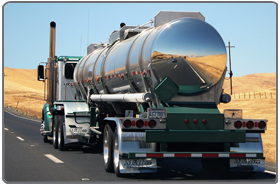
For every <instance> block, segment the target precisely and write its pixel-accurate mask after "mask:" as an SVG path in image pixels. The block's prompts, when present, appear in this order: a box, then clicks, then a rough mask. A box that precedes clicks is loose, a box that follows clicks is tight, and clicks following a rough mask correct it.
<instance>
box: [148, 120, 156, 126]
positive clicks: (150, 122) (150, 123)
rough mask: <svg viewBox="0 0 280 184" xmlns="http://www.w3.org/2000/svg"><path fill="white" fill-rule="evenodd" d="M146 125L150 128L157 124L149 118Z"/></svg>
mask: <svg viewBox="0 0 280 184" xmlns="http://www.w3.org/2000/svg"><path fill="white" fill-rule="evenodd" d="M148 125H149V127H150V128H154V127H155V126H156V125H157V122H156V121H155V120H150V121H149V123H148Z"/></svg>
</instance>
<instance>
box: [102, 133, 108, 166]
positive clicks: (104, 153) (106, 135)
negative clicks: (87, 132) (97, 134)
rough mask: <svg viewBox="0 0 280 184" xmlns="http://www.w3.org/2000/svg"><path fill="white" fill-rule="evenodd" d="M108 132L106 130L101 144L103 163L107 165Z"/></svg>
mask: <svg viewBox="0 0 280 184" xmlns="http://www.w3.org/2000/svg"><path fill="white" fill-rule="evenodd" d="M108 134H109V133H108V130H107V129H106V131H105V134H104V142H103V158H104V163H105V164H107V162H108V158H109V148H108V147H109V142H108V137H109V135H108Z"/></svg>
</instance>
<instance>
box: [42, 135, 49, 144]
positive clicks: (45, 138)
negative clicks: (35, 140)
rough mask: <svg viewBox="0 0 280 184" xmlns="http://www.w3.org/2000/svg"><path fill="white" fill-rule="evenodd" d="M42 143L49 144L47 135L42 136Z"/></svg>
mask: <svg viewBox="0 0 280 184" xmlns="http://www.w3.org/2000/svg"><path fill="white" fill-rule="evenodd" d="M43 141H44V143H47V142H49V139H48V136H47V135H44V136H43Z"/></svg>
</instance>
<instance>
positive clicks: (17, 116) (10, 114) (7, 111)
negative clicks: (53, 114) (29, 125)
mask: <svg viewBox="0 0 280 184" xmlns="http://www.w3.org/2000/svg"><path fill="white" fill-rule="evenodd" d="M4 112H6V113H8V114H10V115H12V116H15V117H17V118H21V119H26V120H31V121H36V122H41V121H38V120H34V119H29V118H24V117H22V116H18V115H15V114H13V113H11V112H8V111H5V110H4Z"/></svg>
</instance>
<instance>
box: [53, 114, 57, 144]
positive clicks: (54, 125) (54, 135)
mask: <svg viewBox="0 0 280 184" xmlns="http://www.w3.org/2000/svg"><path fill="white" fill-rule="evenodd" d="M57 134H58V116H54V118H53V147H54V149H57V148H58V145H57V144H58V143H57Z"/></svg>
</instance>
